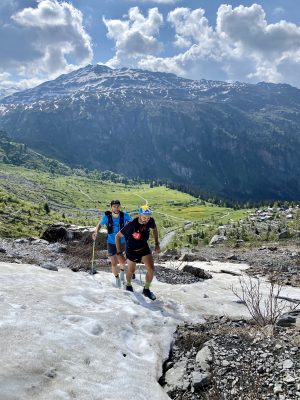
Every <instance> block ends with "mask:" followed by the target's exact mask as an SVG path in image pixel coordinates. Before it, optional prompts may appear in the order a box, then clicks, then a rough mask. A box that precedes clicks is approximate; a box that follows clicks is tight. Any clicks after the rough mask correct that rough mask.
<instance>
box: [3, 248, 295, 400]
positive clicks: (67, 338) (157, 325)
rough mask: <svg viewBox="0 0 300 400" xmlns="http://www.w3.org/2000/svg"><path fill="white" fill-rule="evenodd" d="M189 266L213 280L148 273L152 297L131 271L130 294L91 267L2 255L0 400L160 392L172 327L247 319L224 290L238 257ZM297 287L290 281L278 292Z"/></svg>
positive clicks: (157, 395)
mask: <svg viewBox="0 0 300 400" xmlns="http://www.w3.org/2000/svg"><path fill="white" fill-rule="evenodd" d="M37 245H38V244H36V246H37ZM192 264H193V265H194V266H198V267H201V268H204V269H206V270H209V271H210V272H211V274H212V276H213V278H212V279H209V280H205V281H204V282H198V283H194V284H191V285H169V284H167V283H161V282H158V281H157V280H156V279H155V280H154V282H153V285H152V290H153V291H154V292H155V293H156V295H157V298H158V300H157V301H154V302H152V301H151V300H149V299H146V298H145V297H144V296H143V295H142V294H141V291H142V285H141V284H139V279H140V278H139V273H138V274H137V278H138V279H137V280H135V281H133V286H134V289H135V293H134V294H132V293H129V292H126V291H125V290H122V289H121V290H120V289H117V288H115V287H114V285H113V282H114V277H113V275H112V274H111V273H108V272H104V271H101V270H100V269H99V271H98V274H96V275H93V276H92V275H89V274H87V273H81V272H78V273H74V272H72V271H70V270H69V269H67V268H59V270H58V271H57V272H55V271H49V270H46V269H43V268H40V267H37V266H34V265H26V264H17V263H2V262H1V263H0V276H1V279H0V315H1V319H0V354H1V364H0V387H1V399H5V400H16V399H22V400H41V399H47V400H71V399H80V400H91V399H95V400H96V399H98V400H100V399H105V400H116V399H118V400H128V399H135V400H148V399H149V394H151V396H150V398H151V399H152V400H164V399H165V400H167V399H169V397H168V396H167V395H166V394H165V392H164V391H163V389H162V388H161V387H160V385H159V384H158V382H157V380H158V379H159V377H160V376H161V373H162V363H163V361H164V360H165V359H167V358H168V354H169V347H170V344H171V342H172V339H173V332H174V331H175V329H176V327H177V325H178V324H180V323H183V322H184V321H186V322H190V323H191V322H193V323H197V322H205V320H204V318H203V315H209V314H210V315H219V316H221V315H228V316H231V317H237V318H240V317H247V316H248V314H247V309H246V307H245V306H244V305H243V304H238V303H237V302H236V297H235V296H234V295H233V293H232V292H231V291H230V289H229V288H230V286H231V285H233V286H236V285H237V284H238V279H239V277H238V276H232V275H229V274H225V273H220V272H221V271H220V270H221V269H225V270H229V271H235V272H238V271H243V270H245V269H246V268H247V266H246V265H245V264H233V263H230V264H229V263H219V262H217V261H212V262H210V263H204V262H202V263H200V262H198V263H197V262H194V263H192ZM144 277H145V276H144V274H141V278H142V280H143V281H144ZM266 290H267V286H266V285H265V284H263V283H262V292H263V293H265V294H266ZM299 294H300V289H299V288H292V287H287V288H285V289H284V292H283V295H286V296H289V297H291V298H299Z"/></svg>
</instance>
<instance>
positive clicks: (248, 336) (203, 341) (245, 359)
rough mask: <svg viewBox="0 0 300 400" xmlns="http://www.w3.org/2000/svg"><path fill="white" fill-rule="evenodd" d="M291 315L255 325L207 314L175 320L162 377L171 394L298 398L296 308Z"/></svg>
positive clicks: (213, 399)
mask: <svg viewBox="0 0 300 400" xmlns="http://www.w3.org/2000/svg"><path fill="white" fill-rule="evenodd" d="M293 321H294V322H292V317H291V316H290V318H282V319H281V320H279V322H278V325H276V326H275V328H274V329H273V327H272V326H267V327H264V328H263V329H258V328H257V327H255V326H254V325H251V324H250V323H249V322H247V321H244V320H237V321H232V320H229V319H227V318H226V317H221V318H217V317H208V318H207V321H206V322H205V324H199V325H188V324H185V325H182V326H179V327H178V329H177V332H176V334H175V340H174V344H173V348H172V350H171V352H170V358H169V360H167V361H166V362H165V365H164V375H163V376H162V377H161V379H160V383H161V384H162V386H163V387H164V388H165V390H166V391H167V393H168V394H169V396H170V397H171V399H174V400H175V399H176V400H179V399H180V400H197V399H206V400H207V399H209V400H225V399H227V400H267V399H268V400H271V399H272V400H275V399H280V400H288V399H289V400H292V399H297V400H299V399H300V373H299V372H300V311H298V312H294V319H293ZM280 325H286V326H280Z"/></svg>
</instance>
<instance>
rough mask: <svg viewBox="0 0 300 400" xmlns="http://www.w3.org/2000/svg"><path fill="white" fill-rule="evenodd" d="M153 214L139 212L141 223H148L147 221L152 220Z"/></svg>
mask: <svg viewBox="0 0 300 400" xmlns="http://www.w3.org/2000/svg"><path fill="white" fill-rule="evenodd" d="M150 218H151V215H147V214H139V223H140V224H143V225H146V224H147V222H148V221H149V220H150Z"/></svg>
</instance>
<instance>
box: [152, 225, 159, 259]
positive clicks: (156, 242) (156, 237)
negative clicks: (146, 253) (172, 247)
mask: <svg viewBox="0 0 300 400" xmlns="http://www.w3.org/2000/svg"><path fill="white" fill-rule="evenodd" d="M153 237H154V243H155V252H156V253H160V246H159V241H158V230H157V228H156V227H155V228H154V229H153Z"/></svg>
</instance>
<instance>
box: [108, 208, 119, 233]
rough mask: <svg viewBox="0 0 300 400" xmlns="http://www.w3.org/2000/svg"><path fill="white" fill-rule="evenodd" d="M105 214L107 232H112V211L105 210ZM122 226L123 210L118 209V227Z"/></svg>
mask: <svg viewBox="0 0 300 400" xmlns="http://www.w3.org/2000/svg"><path fill="white" fill-rule="evenodd" d="M104 214H105V215H106V216H107V233H113V231H114V221H113V219H112V212H111V211H105V213H104ZM123 226H124V212H123V211H120V221H119V229H120V230H121V229H122V228H123Z"/></svg>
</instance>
